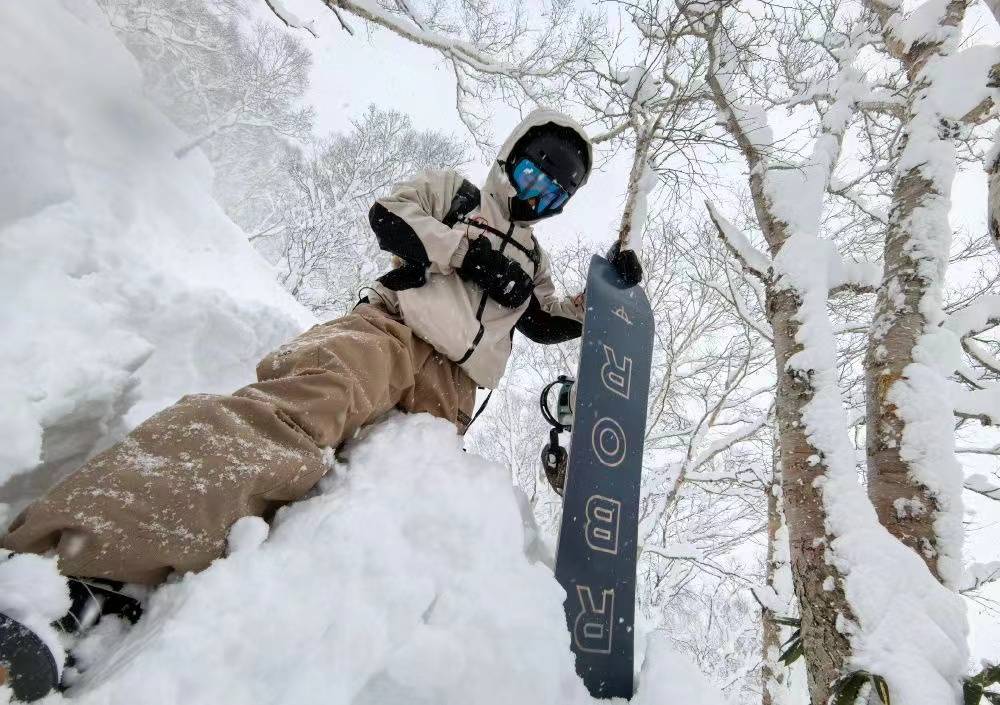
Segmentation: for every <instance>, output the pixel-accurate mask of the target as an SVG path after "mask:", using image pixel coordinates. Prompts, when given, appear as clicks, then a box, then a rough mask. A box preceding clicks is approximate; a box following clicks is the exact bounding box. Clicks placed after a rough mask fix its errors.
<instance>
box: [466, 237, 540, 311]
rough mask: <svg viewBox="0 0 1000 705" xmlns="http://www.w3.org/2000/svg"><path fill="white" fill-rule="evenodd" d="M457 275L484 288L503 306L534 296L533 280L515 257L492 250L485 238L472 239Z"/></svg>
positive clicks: (519, 302)
mask: <svg viewBox="0 0 1000 705" xmlns="http://www.w3.org/2000/svg"><path fill="white" fill-rule="evenodd" d="M458 276H460V277H462V279H465V280H466V281H471V282H473V283H475V284H478V285H479V286H480V287H482V289H483V291H485V292H486V293H487V294H488V295H489V297H490V298H491V299H493V300H494V301H496V302H497V303H498V304H500V305H501V306H506V307H507V308H517V307H518V306H520V305H521V304H523V303H524V302H525V301H527V300H528V297H529V296H531V292H532V291H533V290H534V288H535V285H534V282H532V281H531V277H529V276H528V275H527V273H526V272H525V271H524V270H523V269H521V265H519V264H518V263H517V262H515V261H514V260H512V259H510V258H509V257H507V256H505V255H503V254H501V253H499V252H497V251H496V250H494V249H493V246H492V245H491V244H490V241H489V240H488V239H486V238H485V237H477V238H476V239H475V240H469V251H468V252H467V253H466V254H465V259H464V260H462V266H461V267H459V268H458Z"/></svg>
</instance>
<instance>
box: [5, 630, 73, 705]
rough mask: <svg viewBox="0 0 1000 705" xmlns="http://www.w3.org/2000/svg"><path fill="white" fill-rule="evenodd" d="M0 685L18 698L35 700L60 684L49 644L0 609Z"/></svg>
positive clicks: (27, 700) (57, 669)
mask: <svg viewBox="0 0 1000 705" xmlns="http://www.w3.org/2000/svg"><path fill="white" fill-rule="evenodd" d="M0 685H7V686H9V687H10V688H11V690H12V691H13V694H14V697H15V698H16V699H17V700H22V701H26V702H30V701H32V700H38V699H39V698H41V697H43V696H45V695H46V694H47V693H49V692H50V691H52V690H55V689H56V688H57V687H58V685H59V668H58V666H57V665H56V662H55V659H54V658H53V657H52V653H51V652H50V651H49V649H48V647H47V646H45V644H44V643H43V642H42V640H41V639H39V638H38V636H37V635H36V634H35V633H34V632H33V631H31V630H30V629H28V628H27V627H25V626H23V625H22V624H20V623H19V622H15V621H14V620H13V619H11V618H10V617H8V616H7V615H5V614H2V613H0Z"/></svg>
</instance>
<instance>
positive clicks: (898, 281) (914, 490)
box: [865, 0, 992, 583]
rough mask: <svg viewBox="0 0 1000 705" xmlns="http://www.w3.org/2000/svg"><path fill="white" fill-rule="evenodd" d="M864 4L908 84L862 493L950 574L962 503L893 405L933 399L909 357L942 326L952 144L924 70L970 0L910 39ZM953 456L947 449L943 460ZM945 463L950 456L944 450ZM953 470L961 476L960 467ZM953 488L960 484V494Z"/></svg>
mask: <svg viewBox="0 0 1000 705" xmlns="http://www.w3.org/2000/svg"><path fill="white" fill-rule="evenodd" d="M868 4H869V7H870V8H871V9H872V10H873V11H874V13H875V14H876V16H877V17H878V19H879V22H880V24H881V27H882V33H883V36H884V39H885V44H886V47H887V49H888V50H889V51H890V53H892V54H893V55H894V56H895V57H896V58H897V59H899V60H900V61H901V62H902V64H903V67H904V69H905V71H906V74H907V77H908V79H909V84H910V85H909V92H908V95H907V103H906V115H907V118H906V124H905V127H904V129H905V136H904V144H903V149H902V151H901V153H900V157H899V159H900V164H899V171H898V173H897V176H896V182H895V185H894V188H893V193H892V206H891V209H890V222H889V227H888V229H887V231H886V236H885V269H884V274H883V279H882V283H881V286H880V287H879V289H878V296H877V303H876V315H875V319H874V322H873V325H872V331H871V337H870V340H869V345H868V351H867V355H866V360H865V377H866V391H867V399H866V401H867V410H868V417H867V428H868V432H867V445H868V447H867V455H868V494H869V497H870V498H871V500H872V503H873V504H874V505H875V509H876V511H877V512H878V516H879V520H880V521H881V522H882V524H883V525H884V526H885V527H886V528H887V529H888V530H889V532H890V533H891V534H892V535H893V536H895V537H896V538H897V539H899V540H900V541H901V542H903V543H904V544H905V545H906V546H908V547H910V548H912V549H913V550H914V551H916V552H917V553H918V554H919V555H920V556H921V557H922V558H923V559H924V561H925V562H926V563H927V567H928V568H929V569H930V570H931V572H932V573H933V574H934V576H935V577H936V578H938V580H942V581H944V582H949V583H950V582H953V581H955V580H957V577H958V574H960V571H961V560H960V555H957V556H956V555H954V553H955V548H954V547H953V546H952V547H946V546H945V545H944V544H943V543H942V534H943V533H949V532H954V531H956V530H957V531H959V532H960V531H961V526H960V522H961V508H960V506H959V507H955V506H953V504H954V502H953V501H952V498H950V497H949V496H948V492H947V491H946V490H947V488H945V487H943V484H944V483H947V479H948V478H947V475H948V468H947V467H940V468H931V467H927V465H928V463H926V462H923V464H922V466H919V465H917V463H919V462H920V461H926V459H927V456H926V454H925V453H922V452H921V451H920V449H919V448H917V447H915V443H916V442H919V439H917V438H914V437H913V436H914V435H915V434H907V420H906V413H905V412H903V411H901V409H900V408H899V406H898V405H899V404H900V403H902V402H903V400H905V403H907V404H910V405H920V404H924V403H932V399H929V398H928V395H929V394H930V393H931V392H932V389H929V388H928V385H932V384H933V380H921V379H918V378H917V377H916V376H915V373H916V372H917V371H918V370H916V369H913V368H911V367H910V366H911V365H913V363H914V362H915V360H916V357H915V352H916V349H917V345H918V343H919V342H920V339H921V337H922V336H923V335H924V334H925V333H928V332H931V331H932V330H933V329H935V328H936V327H937V326H938V325H940V322H941V320H940V319H941V317H942V315H943V314H942V312H941V302H940V298H941V286H942V280H943V277H944V271H945V268H946V267H947V264H948V256H949V246H950V243H951V226H950V225H949V223H948V211H949V209H950V193H951V182H952V180H953V178H954V173H955V146H954V143H953V140H952V138H951V137H949V136H948V134H947V132H948V127H949V125H948V123H947V122H946V121H945V120H944V119H943V117H942V116H941V115H939V114H937V113H936V112H933V106H934V105H935V101H934V100H932V99H930V96H929V95H928V92H929V91H930V90H932V89H933V85H932V84H931V82H930V79H929V78H927V77H926V75H927V74H926V73H925V72H924V69H925V68H926V67H928V65H929V64H931V63H932V62H935V61H938V60H940V59H941V58H942V57H945V56H947V55H948V54H949V53H950V51H951V48H952V46H953V45H955V44H957V38H958V33H959V27H960V25H961V23H962V19H963V17H964V15H965V10H966V5H967V2H966V0H952V2H950V3H949V4H948V5H947V7H946V8H945V9H944V12H943V14H942V16H941V17H940V19H939V22H938V27H939V28H940V29H941V30H942V31H943V32H942V33H943V34H945V35H946V36H947V35H951V39H950V40H939V41H934V42H927V43H921V42H914V43H913V45H912V46H909V47H908V46H905V45H903V44H902V43H901V41H900V40H899V39H898V38H896V37H895V35H894V33H893V29H892V27H893V24H894V23H895V22H898V21H899V19H900V15H899V13H898V10H897V9H895V8H893V7H890V6H889V4H888V3H883V2H881V1H880V0H869V3H868ZM927 106H931V107H930V108H929V107H927ZM991 181H992V179H991ZM927 369H928V370H929V368H927ZM941 382H942V383H943V380H941ZM911 417H912V414H911ZM938 421H939V423H940V424H944V425H946V427H945V428H943V429H941V432H942V434H944V435H949V436H950V435H951V434H952V428H951V419H950V414H948V413H945V414H942V415H941V418H940V419H939V420H938ZM923 433H926V431H924V432H922V435H923ZM928 440H929V439H928ZM952 445H953V442H952ZM937 450H938V451H942V452H943V450H944V449H942V448H938V449H937ZM954 463H955V461H954V454H953V453H952V454H951V463H950V464H952V465H953V464H954ZM942 465H944V466H947V465H949V463H948V459H947V458H943V459H942ZM934 474H937V475H938V476H937V477H935V476H934ZM955 474H956V477H957V478H958V481H960V474H958V473H955ZM960 491H961V490H960V486H959V489H958V493H959V496H960ZM958 501H959V502H960V499H959V500H958ZM946 505H947V506H946ZM956 511H957V512H958V519H957V522H958V523H959V526H958V527H957V528H956V527H955V526H953V524H954V523H955V521H953V519H954V514H955V512H956ZM958 550H959V551H960V546H959V549H958ZM942 559H944V560H943V561H942Z"/></svg>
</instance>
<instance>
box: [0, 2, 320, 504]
mask: <svg viewBox="0 0 1000 705" xmlns="http://www.w3.org/2000/svg"><path fill="white" fill-rule="evenodd" d="M0 64H2V65H3V66H4V70H3V71H2V72H0V154H2V155H3V158H2V159H0V193H2V194H3V196H2V197H0V301H2V304H0V330H2V331H3V336H0V371H2V374H0V398H2V399H3V400H4V401H3V405H2V408H0V426H2V428H3V438H2V440H3V442H2V443H0V508H2V504H3V503H5V502H6V503H15V504H19V503H20V502H21V501H23V499H24V498H25V497H28V496H31V495H34V494H37V493H38V492H40V491H41V490H42V489H43V488H44V487H46V486H47V485H48V484H50V483H51V482H52V480H53V479H54V478H55V477H57V476H59V474H60V473H63V472H65V471H67V470H69V469H71V468H73V467H75V466H76V465H78V464H79V463H80V462H81V461H82V460H83V459H84V458H85V457H86V456H88V455H90V454H93V453H94V452H96V451H97V450H100V449H101V448H102V447H104V446H106V445H107V444H109V443H110V442H112V441H113V440H116V439H117V438H118V437H120V436H121V435H122V434H123V433H124V431H125V430H126V429H127V428H128V427H131V426H133V425H135V423H137V422H138V421H139V420H141V419H142V418H143V417H145V416H148V415H149V414H150V413H152V412H153V411H155V410H157V409H159V408H160V407H162V406H164V405H166V404H168V403H170V402H173V401H174V400H176V399H177V398H178V397H180V396H181V395H183V394H185V393H188V392H194V391H199V392H215V391H231V390H232V389H234V388H237V387H239V386H242V385H243V384H245V383H247V382H249V381H252V379H253V367H254V365H255V364H256V362H257V360H259V359H260V358H261V357H262V356H263V355H264V354H266V353H267V352H268V351H270V350H271V349H272V348H274V347H276V346H277V345H278V344H280V343H281V342H283V341H284V340H285V339H287V338H288V337H290V336H291V335H294V334H295V333H297V332H298V331H299V330H301V329H303V328H304V327H306V326H307V325H308V324H309V323H310V322H311V320H312V319H311V316H310V315H309V314H308V313H306V312H305V311H304V310H303V309H302V308H301V307H300V306H299V305H298V304H297V303H296V302H295V301H294V300H293V299H292V298H291V297H290V296H289V295H287V294H286V293H285V292H284V291H283V290H282V289H281V288H280V287H279V285H278V284H277V283H276V282H275V279H274V276H273V274H272V272H271V270H270V268H269V267H268V265H267V264H266V263H265V262H264V261H263V260H262V259H261V258H260V257H259V256H258V255H257V254H256V253H255V252H254V251H253V250H252V249H251V248H250V247H249V246H248V244H247V240H246V236H245V235H244V234H243V232H242V231H240V230H239V229H238V228H237V227H236V226H235V225H234V224H233V223H232V222H231V221H230V220H229V219H228V218H227V217H226V215H225V214H224V213H223V211H222V209H221V208H220V207H219V206H218V204H217V203H216V202H215V201H214V200H213V199H212V197H211V179H212V174H211V170H210V168H209V166H208V164H207V162H206V161H205V160H204V159H203V158H202V157H200V156H199V155H194V154H193V155H191V156H190V157H188V158H187V159H185V160H183V161H181V160H178V159H176V158H175V157H174V154H173V152H174V150H175V149H176V147H177V146H178V145H179V144H180V143H182V142H183V141H184V140H185V137H184V135H183V134H182V133H181V132H179V131H178V130H177V129H176V128H175V127H174V126H173V125H172V124H171V123H170V122H168V120H167V119H166V118H165V117H164V116H163V115H162V114H161V113H160V112H159V111H158V110H157V109H156V108H155V107H154V106H153V105H152V103H151V102H149V101H148V100H147V99H146V98H145V97H144V96H143V92H142V85H141V76H140V72H139V68H138V66H137V65H136V64H135V62H134V60H133V59H132V57H131V55H130V54H129V53H128V52H127V51H126V50H125V49H124V47H122V45H121V44H120V43H119V42H118V40H117V39H116V38H115V36H114V35H113V33H112V32H111V31H110V29H109V28H108V26H107V21H106V20H105V18H104V15H103V13H102V12H101V11H100V9H99V8H98V7H97V6H96V5H95V4H94V3H93V2H91V1H90V0H87V1H83V0H75V1H73V0H66V1H65V2H58V1H57V0H39V1H38V2H34V1H33V2H18V3H4V4H3V6H2V7H0ZM29 472H30V474H28V473H29ZM12 478H13V479H12ZM2 515H3V511H0V519H2Z"/></svg>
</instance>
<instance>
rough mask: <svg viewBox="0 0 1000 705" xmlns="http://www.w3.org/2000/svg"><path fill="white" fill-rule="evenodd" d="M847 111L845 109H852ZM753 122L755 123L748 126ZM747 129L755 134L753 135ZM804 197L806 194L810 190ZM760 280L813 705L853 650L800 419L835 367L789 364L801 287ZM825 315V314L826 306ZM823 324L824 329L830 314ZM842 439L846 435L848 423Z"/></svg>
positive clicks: (729, 108) (753, 188) (758, 188)
mask: <svg viewBox="0 0 1000 705" xmlns="http://www.w3.org/2000/svg"><path fill="white" fill-rule="evenodd" d="M720 23H721V21H720V20H719V18H718V16H716V19H715V24H714V25H713V26H711V27H710V28H709V39H708V44H709V52H710V61H711V66H712V68H711V69H710V71H709V75H708V83H709V86H710V87H711V90H712V94H713V96H714V99H715V102H716V104H717V107H718V108H719V111H720V114H721V115H724V116H726V129H727V130H728V131H729V133H730V134H731V135H732V136H733V137H734V138H735V140H736V141H737V143H738V144H739V147H740V150H741V152H742V153H743V156H744V158H745V159H746V162H747V166H748V168H749V171H750V192H751V195H752V198H753V205H754V209H755V211H756V214H757V219H758V222H759V225H760V228H761V230H762V232H763V235H764V237H765V239H766V241H767V244H768V249H769V250H770V252H771V255H772V257H777V256H778V255H779V254H780V253H781V251H782V249H783V248H784V247H785V246H786V245H787V244H788V242H789V240H790V239H791V238H792V236H793V235H794V234H795V233H793V232H792V231H791V229H790V227H789V224H788V222H786V221H785V220H783V219H782V218H780V217H779V216H778V214H777V213H776V211H775V204H774V202H773V200H772V198H771V195H770V194H771V193H774V192H775V191H774V190H773V189H771V188H769V186H770V184H769V183H768V180H769V179H770V178H771V176H770V174H769V171H768V160H767V157H766V154H765V152H764V150H763V149H762V145H761V141H762V140H761V135H760V134H759V133H761V132H762V131H763V130H766V129H767V128H766V124H763V125H762V124H759V121H760V119H761V116H752V115H750V114H749V113H748V112H747V111H746V109H745V107H744V106H741V105H740V103H739V101H738V100H736V99H735V98H734V96H733V95H732V93H731V88H730V86H729V85H728V83H729V81H728V79H727V77H726V75H725V72H726V70H731V69H726V68H725V67H727V66H734V65H735V64H736V61H735V57H734V56H732V55H731V51H732V50H731V48H730V47H729V46H728V45H727V43H726V42H727V39H726V38H725V35H724V32H723V31H722V29H721V26H720ZM727 54H729V55H727ZM846 112H847V113H848V114H850V110H847V111H846ZM753 121H757V122H758V124H751V123H752V122H753ZM845 127H846V120H845V121H844V122H842V123H841V124H838V125H831V126H825V128H824V132H823V134H822V135H821V136H820V138H819V140H818V141H817V148H818V150H817V151H819V150H820V149H826V153H825V157H827V158H828V159H829V160H831V161H829V162H828V163H826V164H825V165H824V164H821V165H820V169H821V170H825V172H826V173H825V174H823V173H819V174H816V175H815V176H817V177H818V178H820V179H823V180H828V179H829V176H830V172H831V171H832V168H833V163H832V162H833V161H835V160H836V154H837V153H839V149H840V143H841V140H842V138H843V130H844V128H845ZM752 132H756V133H758V134H756V135H753V137H751V133H752ZM820 140H822V142H820ZM830 148H832V149H830ZM818 156H824V155H818ZM823 192H824V189H822V188H821V189H820V190H819V192H818V193H817V194H815V195H816V197H818V198H822V194H823ZM802 195H803V197H809V196H808V194H802ZM817 212H819V209H818V208H817ZM716 224H717V225H718V226H719V229H720V233H723V237H724V239H726V237H725V234H724V233H725V231H726V226H725V225H723V224H721V223H720V222H719V220H718V219H717V218H716ZM817 227H818V223H817ZM734 249H736V250H737V254H738V256H741V258H743V259H746V257H745V254H744V253H740V252H739V251H738V250H739V248H734ZM751 266H752V265H751ZM765 283H766V284H767V297H766V305H767V317H768V322H769V323H770V324H771V328H772V330H773V340H774V350H775V362H776V368H777V369H776V373H777V379H778V385H777V393H776V397H775V407H776V416H777V427H778V436H779V439H780V440H779V445H780V465H781V469H782V473H781V478H782V479H781V486H782V490H783V495H784V509H785V518H786V521H787V525H788V532H789V545H790V563H791V567H792V576H793V585H794V588H795V595H796V597H797V599H798V603H799V606H800V612H801V625H802V640H803V652H804V656H805V660H806V671H807V679H808V684H809V694H810V697H811V700H812V702H813V703H826V702H827V700H828V699H829V697H830V695H831V693H832V685H833V683H834V681H836V680H837V678H839V677H840V676H841V675H842V674H843V672H844V669H845V666H846V665H847V663H848V659H849V657H850V654H851V646H850V642H849V641H848V638H847V636H846V635H845V633H844V632H843V631H841V630H840V629H838V625H841V624H843V623H844V622H845V620H846V621H853V620H854V615H853V613H852V611H851V609H850V607H849V605H848V604H847V600H846V598H845V596H844V591H843V584H842V576H841V575H840V574H839V572H838V570H837V568H836V567H835V566H834V565H833V564H832V562H830V561H828V560H827V553H828V549H829V546H830V544H831V542H832V540H833V538H834V537H833V536H830V535H829V534H828V532H827V526H826V510H825V507H824V501H823V484H824V483H822V482H819V481H817V480H818V478H821V477H823V476H824V474H825V472H826V471H827V467H826V463H827V458H828V457H829V456H831V455H833V453H828V452H827V451H828V449H826V448H822V447H819V446H818V445H816V444H814V443H813V441H812V440H811V437H810V428H809V425H808V424H807V423H806V422H805V421H804V418H805V417H806V414H807V411H808V409H807V407H808V406H809V405H810V403H811V402H813V401H814V399H815V398H816V397H817V396H818V393H819V391H820V390H819V389H818V388H817V387H816V386H815V383H816V382H817V381H821V382H822V380H824V378H825V379H826V382H829V381H830V380H829V378H830V376H831V375H833V374H834V370H833V369H827V370H823V369H817V370H809V371H808V372H806V371H803V370H799V369H797V366H796V365H792V364H790V363H791V362H792V360H793V357H794V356H796V355H797V354H799V353H802V352H803V350H804V348H803V345H802V344H801V343H799V342H798V340H797V338H798V335H799V332H800V326H801V322H802V321H803V320H806V319H807V318H808V314H807V312H806V311H805V310H804V306H803V304H804V301H803V298H802V293H803V292H800V291H798V290H797V288H796V287H795V286H794V285H792V286H788V283H787V282H784V283H782V284H781V285H779V284H778V283H777V282H775V281H774V280H773V278H770V277H767V278H766V281H765ZM820 295H821V296H822V298H823V301H824V302H825V300H826V296H827V291H826V290H823V291H822V292H821V293H820ZM823 315H824V316H825V315H826V314H825V304H824V311H823ZM826 323H827V326H828V327H829V320H828V319H827V321H826ZM831 337H832V335H831ZM831 354H832V353H831ZM827 391H829V390H827ZM844 439H845V440H846V427H845V429H844ZM817 459H819V461H818V462H817Z"/></svg>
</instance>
